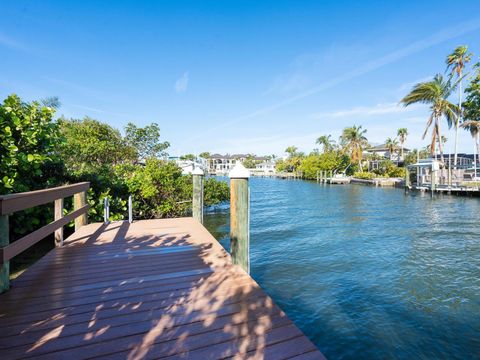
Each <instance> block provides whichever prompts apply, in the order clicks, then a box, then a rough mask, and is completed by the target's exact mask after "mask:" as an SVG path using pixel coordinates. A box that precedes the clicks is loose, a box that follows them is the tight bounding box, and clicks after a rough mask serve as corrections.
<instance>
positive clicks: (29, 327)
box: [0, 218, 323, 360]
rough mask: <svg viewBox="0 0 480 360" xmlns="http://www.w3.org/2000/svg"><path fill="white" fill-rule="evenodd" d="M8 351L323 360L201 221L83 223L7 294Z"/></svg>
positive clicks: (3, 325) (0, 349)
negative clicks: (236, 264) (234, 264)
mask: <svg viewBox="0 0 480 360" xmlns="http://www.w3.org/2000/svg"><path fill="white" fill-rule="evenodd" d="M0 334H1V335H0V354H1V356H0V358H1V359H2V360H6V359H24V358H31V359H87V358H102V359H123V358H125V359H132V360H133V359H147V358H148V359H159V358H162V359H175V358H177V359H179V358H192V359H225V358H235V359H244V358H251V359H264V358H265V359H288V358H292V359H293V358H294V359H322V358H323V356H322V354H321V353H320V352H319V351H318V350H317V349H316V347H315V346H314V345H313V344H312V342H310V340H308V339H307V338H306V337H305V335H304V334H303V333H302V332H301V331H300V330H299V329H298V328H297V327H296V326H295V325H294V324H293V323H292V322H291V321H290V320H289V319H288V318H287V316H286V315H285V314H284V313H283V312H282V311H281V310H280V309H279V308H278V307H277V306H276V305H275V304H274V302H273V301H272V299H271V298H270V297H268V296H267V295H266V294H265V292H264V291H263V290H262V289H261V288H260V287H259V286H258V284H257V283H256V282H255V281H254V280H253V279H252V278H251V277H250V276H249V275H248V274H247V273H245V272H244V271H243V270H242V269H240V268H239V267H236V266H233V265H232V263H231V259H230V255H229V254H228V253H227V252H226V251H225V250H224V249H223V248H222V247H221V246H220V244H219V243H218V242H217V241H216V240H215V239H214V238H213V237H212V236H211V235H210V233H209V232H208V231H207V230H206V229H205V228H204V227H203V226H202V225H201V224H200V223H199V222H197V221H195V220H193V219H192V218H180V219H165V220H144V221H138V222H133V223H131V224H130V223H128V222H114V223H111V224H108V225H104V224H99V223H94V224H89V225H85V226H82V227H81V228H80V229H79V230H78V231H76V232H75V233H74V234H73V235H72V236H70V237H69V238H68V239H65V241H64V246H62V247H57V248H55V249H54V250H52V251H51V252H50V253H48V254H47V255H46V256H44V257H43V258H42V259H41V260H40V261H38V262H37V263H35V264H34V265H33V266H31V267H30V268H29V269H28V270H27V271H26V272H25V273H23V274H22V275H21V276H20V277H18V278H17V279H16V280H14V281H13V282H12V283H11V288H10V290H9V291H7V292H6V293H4V294H2V295H0Z"/></svg>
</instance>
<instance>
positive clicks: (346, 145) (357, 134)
mask: <svg viewBox="0 0 480 360" xmlns="http://www.w3.org/2000/svg"><path fill="white" fill-rule="evenodd" d="M366 133H367V130H366V129H363V128H362V126H355V125H354V126H352V127H347V128H345V129H343V132H342V136H340V142H341V144H342V146H343V149H344V150H345V151H346V152H348V153H349V154H350V158H351V161H352V162H357V161H358V167H359V169H360V171H362V157H363V149H364V148H365V147H366V146H368V140H367V138H366V137H365V134H366Z"/></svg>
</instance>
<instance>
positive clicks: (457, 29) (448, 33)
mask: <svg viewBox="0 0 480 360" xmlns="http://www.w3.org/2000/svg"><path fill="white" fill-rule="evenodd" d="M478 29H480V18H475V19H472V20H470V21H465V22H462V23H459V24H457V25H455V26H451V27H448V28H445V29H442V30H440V31H438V32H436V33H434V34H432V35H431V36H427V37H426V38H423V39H420V40H418V41H415V42H413V43H411V44H410V45H407V46H405V47H403V48H400V49H398V50H395V51H393V52H391V53H389V54H386V55H384V56H381V57H379V58H377V59H375V60H372V61H370V62H367V63H365V64H363V65H361V66H359V67H357V68H356V69H353V70H351V71H347V72H345V73H344V74H342V75H339V76H337V77H335V78H333V79H330V80H328V81H325V82H323V83H321V84H319V85H317V86H315V87H312V88H310V89H308V90H305V91H302V92H299V93H297V94H296V95H293V96H290V97H288V98H286V99H284V100H282V101H280V102H277V103H274V104H272V105H269V106H265V107H262V108H259V109H256V110H254V111H252V112H250V113H248V114H245V115H242V116H238V117H235V118H233V119H232V120H230V121H225V122H223V123H222V124H220V125H218V126H214V127H212V128H210V129H206V130H205V131H202V132H199V133H197V134H196V135H195V136H193V137H191V138H188V139H186V140H185V141H184V143H188V142H191V141H193V140H196V139H199V138H202V137H204V136H205V135H206V134H209V133H212V132H214V131H218V130H220V129H223V128H227V127H231V126H232V125H234V124H237V123H239V122H242V121H245V120H250V119H252V118H256V117H258V116H260V115H264V114H268V113H271V112H272V111H275V110H278V109H280V108H283V107H285V106H287V105H290V104H292V103H295V102H297V101H300V100H302V99H305V98H308V97H310V96H312V95H316V94H318V93H320V92H322V91H325V90H328V89H330V88H332V87H335V86H338V85H340V84H342V83H345V82H347V81H349V80H353V79H355V78H357V77H359V76H362V75H366V74H368V73H370V72H372V71H375V70H378V69H380V68H382V67H384V66H386V65H389V64H392V63H395V62H397V61H399V60H401V59H404V58H406V57H408V56H410V55H413V54H416V53H418V52H420V51H423V50H425V49H428V48H431V47H432V46H435V45H438V44H440V43H443V42H445V41H447V40H451V39H454V38H456V37H458V36H461V35H464V34H467V33H470V32H472V31H475V30H478Z"/></svg>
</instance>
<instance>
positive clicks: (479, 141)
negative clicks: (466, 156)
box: [460, 120, 480, 155]
mask: <svg viewBox="0 0 480 360" xmlns="http://www.w3.org/2000/svg"><path fill="white" fill-rule="evenodd" d="M460 126H461V127H462V128H464V129H465V130H469V131H470V134H471V135H472V138H473V139H474V141H475V146H476V147H477V154H478V155H480V120H465V121H464V122H463V123H462V124H461V125H460Z"/></svg>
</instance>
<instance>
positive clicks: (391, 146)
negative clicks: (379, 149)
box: [385, 138, 398, 160]
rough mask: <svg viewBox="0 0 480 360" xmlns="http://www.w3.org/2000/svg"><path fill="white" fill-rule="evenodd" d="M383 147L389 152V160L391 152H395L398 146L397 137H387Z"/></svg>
mask: <svg viewBox="0 0 480 360" xmlns="http://www.w3.org/2000/svg"><path fill="white" fill-rule="evenodd" d="M385 147H386V148H387V149H388V152H389V153H390V160H391V159H392V154H394V153H395V150H397V148H398V141H397V139H392V138H387V140H386V141H385Z"/></svg>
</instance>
